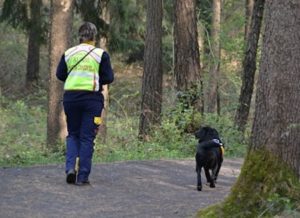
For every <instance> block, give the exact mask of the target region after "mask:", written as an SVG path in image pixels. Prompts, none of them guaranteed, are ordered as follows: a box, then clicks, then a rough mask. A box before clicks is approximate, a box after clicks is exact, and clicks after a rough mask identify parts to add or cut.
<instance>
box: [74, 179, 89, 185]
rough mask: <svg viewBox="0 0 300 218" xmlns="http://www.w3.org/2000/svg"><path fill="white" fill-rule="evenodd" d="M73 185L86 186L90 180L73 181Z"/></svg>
mask: <svg viewBox="0 0 300 218" xmlns="http://www.w3.org/2000/svg"><path fill="white" fill-rule="evenodd" d="M75 185H78V186H86V185H90V181H88V180H87V181H82V182H75Z"/></svg>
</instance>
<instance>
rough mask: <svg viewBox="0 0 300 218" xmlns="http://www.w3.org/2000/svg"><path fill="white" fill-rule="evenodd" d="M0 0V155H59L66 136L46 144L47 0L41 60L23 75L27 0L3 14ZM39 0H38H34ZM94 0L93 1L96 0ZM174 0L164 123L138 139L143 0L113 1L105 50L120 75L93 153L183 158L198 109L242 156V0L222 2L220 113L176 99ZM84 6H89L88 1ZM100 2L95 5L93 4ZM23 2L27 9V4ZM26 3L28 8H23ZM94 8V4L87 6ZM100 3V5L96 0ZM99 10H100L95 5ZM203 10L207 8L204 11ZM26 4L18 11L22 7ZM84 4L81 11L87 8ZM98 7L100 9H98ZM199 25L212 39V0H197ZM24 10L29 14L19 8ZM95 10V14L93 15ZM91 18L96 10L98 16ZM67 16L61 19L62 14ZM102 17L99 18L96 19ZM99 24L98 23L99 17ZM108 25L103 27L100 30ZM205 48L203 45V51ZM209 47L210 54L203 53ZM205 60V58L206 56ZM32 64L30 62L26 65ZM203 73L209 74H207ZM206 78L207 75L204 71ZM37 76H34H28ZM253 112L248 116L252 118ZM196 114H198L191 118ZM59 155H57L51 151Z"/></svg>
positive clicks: (199, 119)
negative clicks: (185, 106) (238, 117)
mask: <svg viewBox="0 0 300 218" xmlns="http://www.w3.org/2000/svg"><path fill="white" fill-rule="evenodd" d="M3 2H4V1H2V2H1V5H2V7H1V10H2V22H1V24H0V25H1V29H2V30H3V31H2V32H3V34H1V40H0V41H1V46H0V49H1V51H0V55H1V66H0V69H1V71H0V72H1V132H0V134H1V148H0V149H1V152H0V154H1V158H0V159H1V163H2V164H27V163H28V164H30V163H38V162H40V161H42V162H44V161H45V162H48V161H50V160H48V159H49V158H50V159H51V161H57V160H60V161H61V160H62V159H63V156H61V154H63V152H64V143H63V142H61V143H60V144H59V145H58V151H55V152H54V153H53V152H49V151H48V147H47V140H46V138H47V136H46V133H47V131H46V128H47V92H48V84H49V43H48V38H49V27H48V25H49V22H50V20H49V19H50V2H49V1H43V4H41V9H40V10H41V12H40V13H41V15H40V16H39V18H38V19H39V20H40V21H39V22H41V23H42V29H41V35H40V36H39V37H40V38H39V39H40V40H41V41H40V42H34V43H40V60H39V68H38V72H36V78H35V77H33V78H32V79H29V82H28V81H27V82H26V73H27V72H28V71H27V69H28V66H27V61H29V62H30V63H32V62H33V61H34V60H31V59H29V60H27V57H28V54H27V52H28V43H29V42H28V38H29V34H30V28H31V26H32V24H30V20H29V19H30V18H29V17H28V16H30V13H28V11H26V10H29V8H28V7H29V6H30V4H29V3H30V1H6V4H7V5H8V6H7V5H6V7H7V8H8V9H7V10H11V11H8V12H7V14H5V11H4V8H3V6H4V5H3ZM33 2H34V1H33ZM88 2H94V4H95V5H96V2H97V1H88ZM75 3H77V4H76V5H75V7H74V9H73V19H72V23H71V25H72V37H71V38H72V41H71V45H76V43H77V30H78V27H79V25H80V24H81V23H82V21H83V20H84V19H83V16H84V15H83V13H85V12H84V10H88V8H87V9H84V8H80V7H83V6H82V3H81V1H76V2H75ZM172 3H173V2H172V1H164V5H163V6H164V8H163V13H164V15H163V39H162V41H163V44H162V46H163V49H162V51H163V77H164V80H163V100H162V102H163V106H162V117H163V118H162V123H161V125H160V126H159V127H156V129H155V130H153V134H152V137H151V139H149V140H148V141H146V142H145V141H141V140H139V138H138V132H139V130H138V127H139V126H138V125H139V115H140V110H141V89H142V88H141V86H142V74H143V62H142V61H143V52H144V40H145V32H146V2H145V1H135V0H125V1H114V0H112V1H110V2H109V4H108V5H109V6H108V8H109V10H111V12H110V24H109V27H106V30H105V33H103V34H105V35H107V37H108V45H107V50H108V51H109V53H110V54H111V56H112V65H113V68H114V72H115V76H116V79H115V82H114V83H113V84H112V85H111V86H110V87H109V99H110V103H109V113H108V118H107V119H108V120H107V131H108V132H107V136H106V142H105V143H103V142H102V140H100V139H99V137H98V141H97V143H96V151H95V158H96V160H100V161H113V160H122V159H148V158H162V157H167V158H181V157H191V156H193V155H194V146H195V143H196V141H195V139H194V136H193V134H192V132H191V131H190V132H186V127H187V126H188V125H189V124H190V123H191V122H192V121H191V119H194V118H193V117H196V118H195V119H196V120H195V122H196V124H195V125H197V127H198V126H200V125H211V126H213V127H215V128H217V129H218V130H219V131H220V134H221V135H222V138H223V140H224V141H225V143H226V145H227V152H226V153H227V155H233V156H241V155H243V153H244V151H245V144H244V142H245V140H247V137H248V134H249V128H247V129H246V134H245V137H243V134H241V133H240V132H239V131H238V130H237V128H235V126H234V124H233V117H234V115H235V112H236V108H237V104H238V96H239V92H240V86H241V71H242V69H241V67H242V64H241V61H242V58H243V50H244V28H245V3H244V2H242V1H236V0H232V1H225V2H224V4H223V6H222V17H223V18H222V23H221V32H220V44H221V57H222V58H221V61H220V78H219V81H220V82H219V83H220V96H221V97H220V99H221V116H219V115H217V113H207V114H203V115H201V114H200V113H198V114H196V115H192V113H194V112H191V111H186V113H184V114H183V113H181V111H180V110H181V109H180V107H181V106H180V105H179V103H176V90H175V88H174V84H175V82H174V73H173V35H172V32H173V30H172V28H173V20H174V18H173V15H174V8H173V5H172ZM86 7H89V5H87V6H86ZM96 9H97V8H93V10H96ZM22 10H23V11H22ZM24 10H25V11H24ZM89 10H91V8H89ZM97 10H100V9H99V8H98V9H97ZM97 10H96V11H97ZM201 10H202V11H203V15H202V13H201ZM19 11H21V12H19ZM82 11H83V12H82ZM98 12H99V11H98ZM196 12H197V17H198V22H197V27H198V29H199V30H201V33H203V35H200V34H199V40H200V39H201V38H200V37H202V38H203V39H204V38H206V39H207V41H208V42H209V41H210V40H211V39H210V36H209V32H208V31H209V29H207V28H206V27H205V26H208V28H209V27H210V26H211V24H210V18H211V16H212V15H211V14H212V4H211V2H210V1H205V0H204V1H203V0H202V1H198V2H197V7H196ZM22 13H24V14H22ZM95 16H98V15H95ZM93 19H94V18H92V20H93ZM61 22H63V21H61ZM98 25H99V24H98ZM100 26H101V25H100ZM103 29H105V28H104V27H103V28H102V29H101V27H100V28H99V30H100V32H103V31H104V30H103ZM201 54H202V53H201ZM206 54H207V55H206ZM211 58H212V57H211V54H210V52H209V51H207V52H206V53H203V55H202V56H201V59H203V67H202V69H203V70H202V71H203V75H206V74H207V73H208V69H205V68H208V64H209V61H210V59H211ZM204 62H205V63H204ZM26 66H27V67H26ZM206 77H208V76H207V75H206ZM204 79H207V78H204ZM31 82H32V84H30V83H31ZM251 117H252V115H250V119H249V121H250V122H249V124H250V123H251V120H252V118H251ZM193 122H194V121H193ZM53 155H54V157H53V158H52V156H53Z"/></svg>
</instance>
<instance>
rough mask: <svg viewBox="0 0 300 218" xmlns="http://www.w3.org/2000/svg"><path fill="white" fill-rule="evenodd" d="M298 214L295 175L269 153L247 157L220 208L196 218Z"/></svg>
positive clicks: (299, 191)
mask: <svg viewBox="0 0 300 218" xmlns="http://www.w3.org/2000/svg"><path fill="white" fill-rule="evenodd" d="M297 210H300V183H299V180H298V177H297V176H296V174H295V173H294V172H293V171H292V170H291V169H290V167H288V166H287V165H286V164H285V163H284V162H283V161H282V160H280V159H278V158H276V157H275V156H274V155H272V154H271V153H270V152H269V151H266V150H259V151H253V152H250V153H249V154H248V155H247V158H246V160H245V164H244V165H243V167H242V170H241V174H240V176H239V178H238V180H237V182H236V184H235V185H234V186H233V187H232V190H231V193H230V195H229V196H228V197H227V198H226V199H225V201H224V202H223V203H222V204H218V205H214V206H211V207H209V208H206V209H204V210H201V211H199V212H198V214H197V217H212V218H213V217H218V218H219V217H224V218H226V217H230V218H232V217H243V218H246V217H249V218H253V217H273V216H274V215H279V214H282V213H287V212H291V213H292V212H293V213H297V215H298V212H297Z"/></svg>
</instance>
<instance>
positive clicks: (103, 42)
mask: <svg viewBox="0 0 300 218" xmlns="http://www.w3.org/2000/svg"><path fill="white" fill-rule="evenodd" d="M108 4H109V2H108V1H102V2H101V11H102V13H101V15H100V17H101V19H102V20H103V21H104V22H105V23H106V24H107V25H109V23H110V11H109V7H108ZM99 44H100V47H101V48H102V49H104V50H107V49H108V40H107V33H106V34H103V35H100V40H99ZM102 88H103V91H102V94H103V96H104V107H103V110H102V113H101V118H102V123H101V125H100V127H99V131H98V133H99V138H100V140H101V142H102V143H105V142H106V137H107V114H108V108H109V89H108V85H103V87H102Z"/></svg>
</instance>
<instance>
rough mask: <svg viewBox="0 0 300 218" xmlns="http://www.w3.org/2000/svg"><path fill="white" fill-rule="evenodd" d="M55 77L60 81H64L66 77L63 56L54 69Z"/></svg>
mask: <svg viewBox="0 0 300 218" xmlns="http://www.w3.org/2000/svg"><path fill="white" fill-rule="evenodd" d="M56 77H57V79H59V80H61V81H63V82H64V81H66V79H67V77H68V68H67V64H66V62H65V55H63V56H62V57H61V59H60V61H59V64H58V66H57V69H56Z"/></svg>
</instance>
